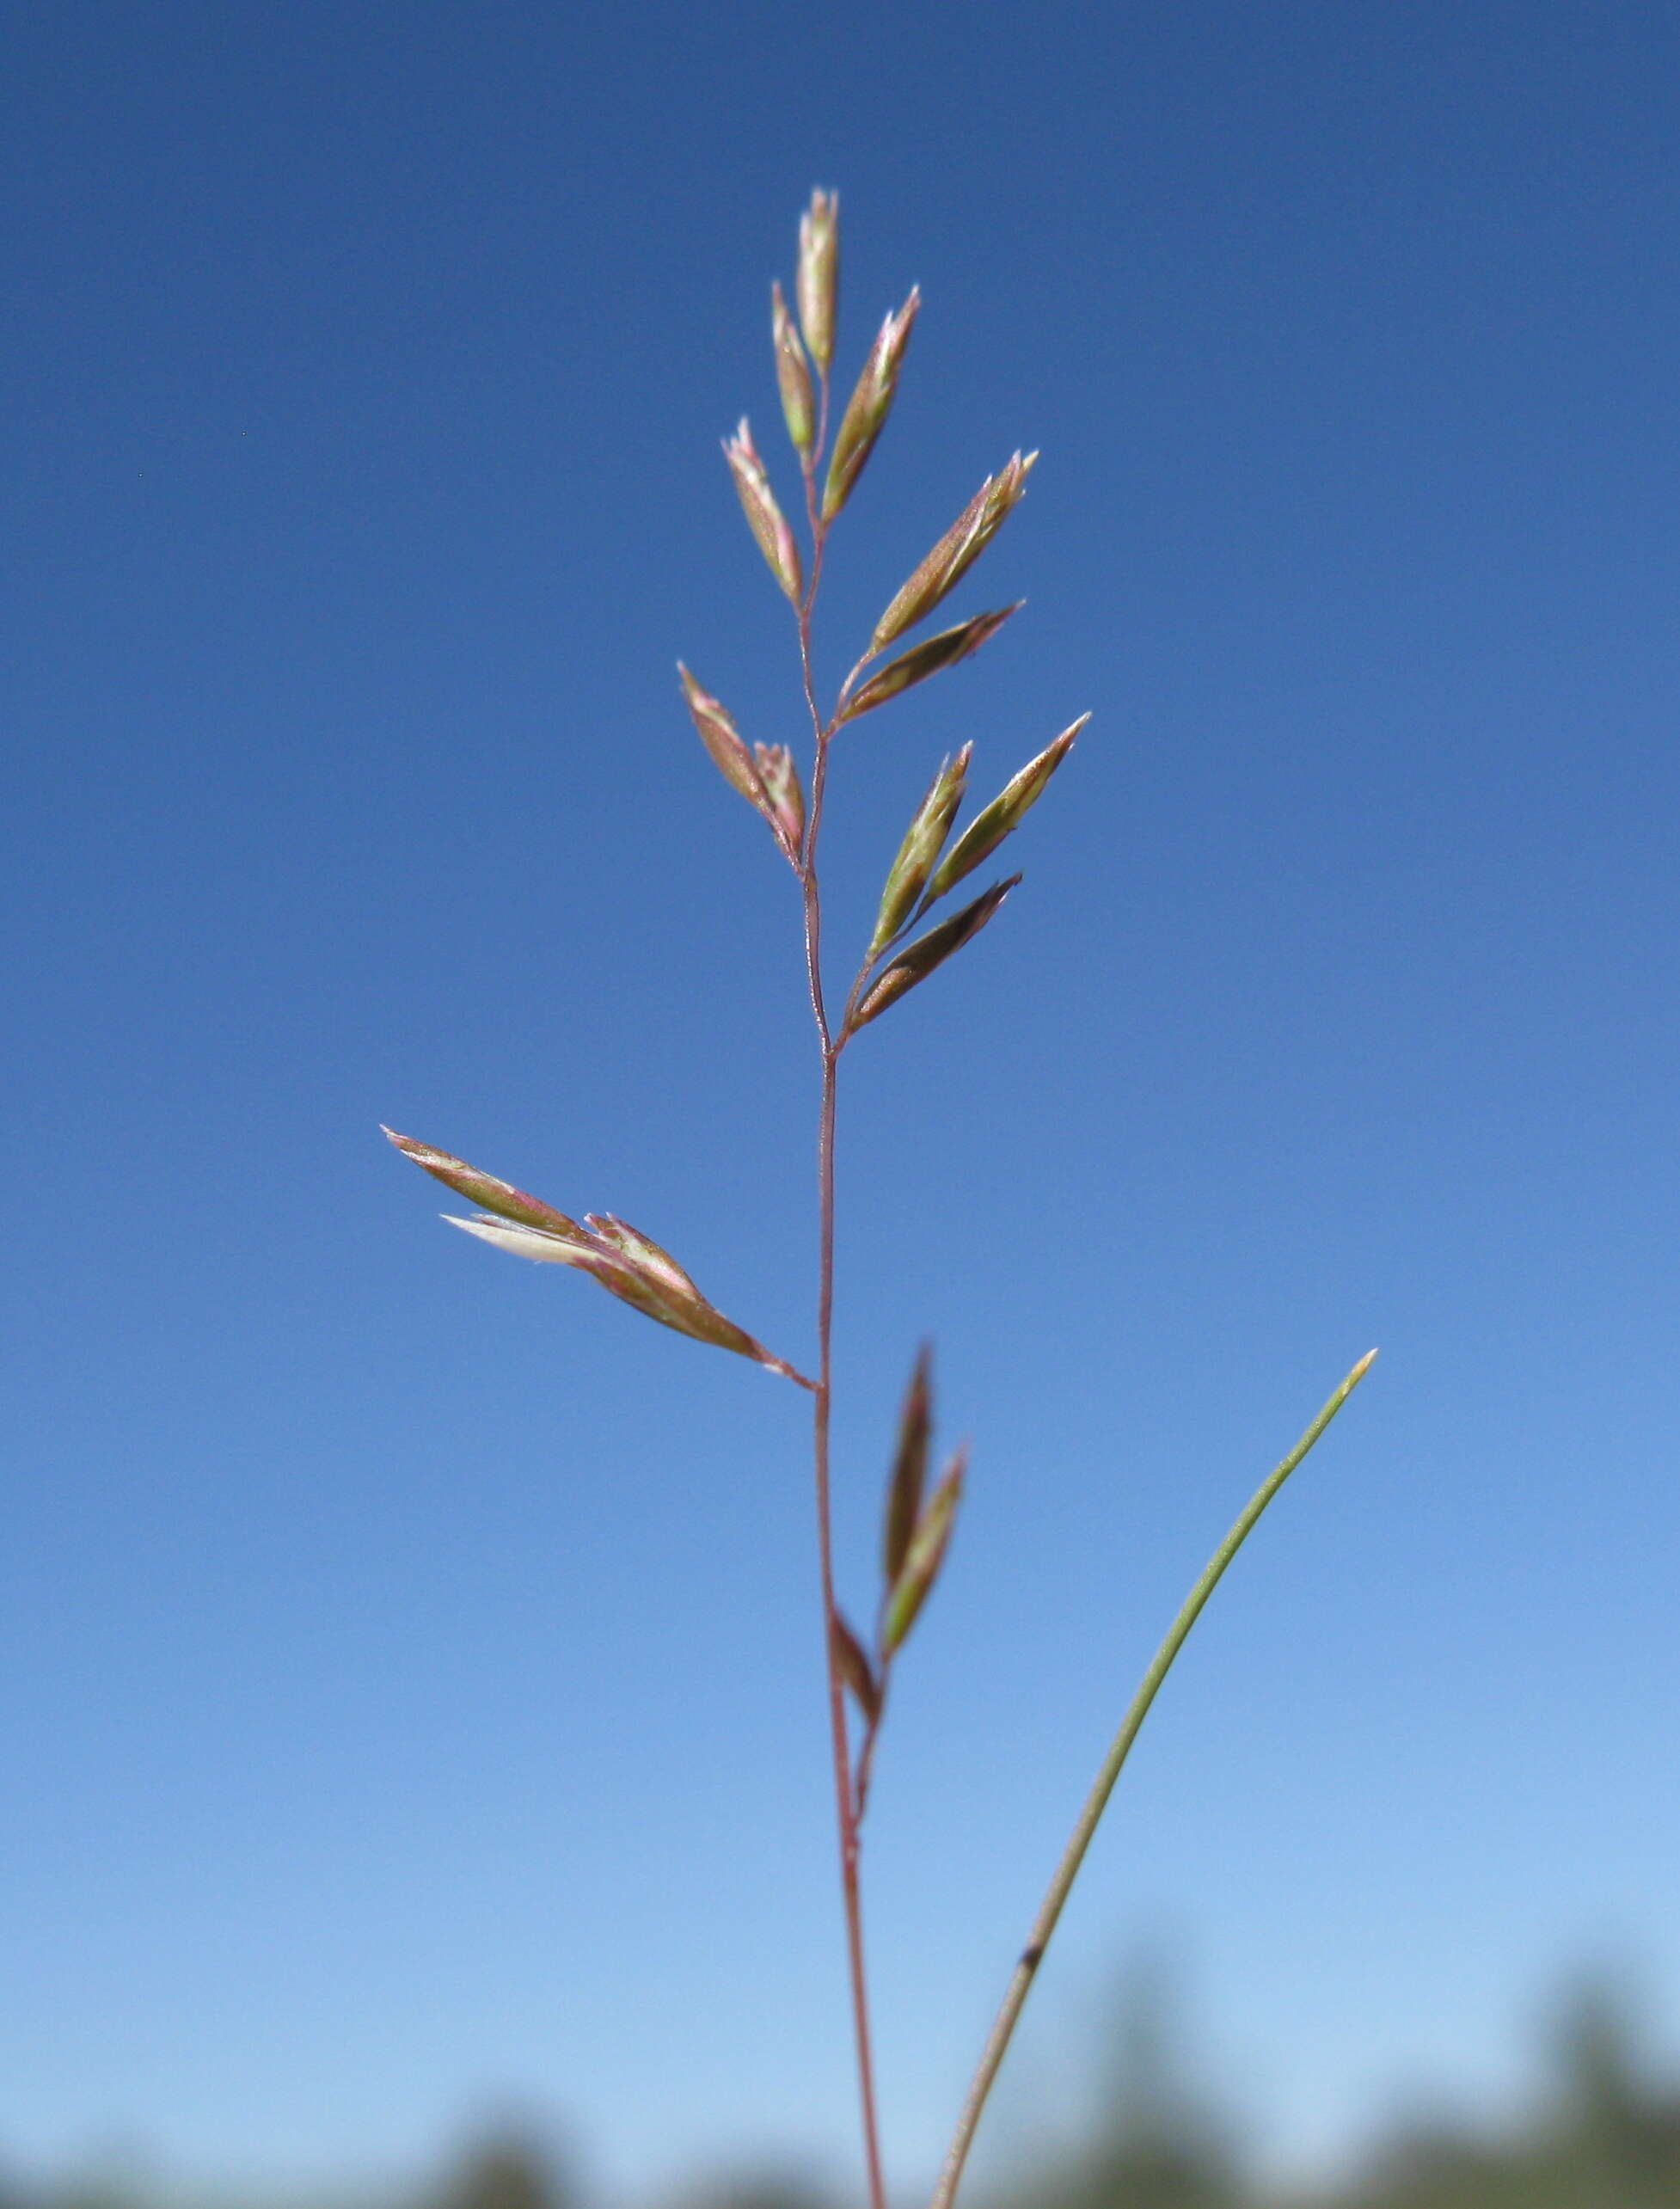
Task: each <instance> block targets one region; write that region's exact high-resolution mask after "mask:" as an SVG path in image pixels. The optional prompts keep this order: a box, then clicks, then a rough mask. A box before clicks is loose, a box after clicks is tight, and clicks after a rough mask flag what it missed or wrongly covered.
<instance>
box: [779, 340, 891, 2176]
mask: <svg viewBox="0 0 1680 2209" xmlns="http://www.w3.org/2000/svg"><path fill="white" fill-rule="evenodd" d="M828 408H829V379H828V377H827V375H826V374H825V375H824V376H823V378H822V397H821V414H820V420H819V429H818V434H817V440H816V444H815V445H814V446H813V448H812V451H811V452H810V454H809V455H808V456H807V457H806V461H805V464H804V474H805V501H806V517H807V519H808V520H809V522H810V525H811V543H812V552H811V574H810V578H809V580H808V582H807V584H806V592H805V597H804V599H803V602H802V603H801V604H800V606H799V607H798V608H797V609H796V611H797V616H798V622H799V644H800V677H801V679H802V681H803V683H804V686H805V702H806V708H807V709H808V711H809V713H810V715H811V726H812V733H813V734H814V736H815V739H816V754H815V758H814V760H813V762H812V772H811V804H810V814H809V819H807V821H806V832H805V849H804V850H803V852H802V853H801V855H800V884H801V887H803V890H804V893H805V964H806V981H807V984H808V985H809V988H810V992H811V1010H812V1017H813V1018H814V1020H815V1022H816V1024H817V1037H818V1041H819V1045H820V1046H821V1050H822V1059H823V1091H822V1109H821V1117H820V1119H819V1124H818V1134H817V1188H818V1206H819V1257H818V1285H817V1338H818V1347H819V1358H820V1363H819V1367H818V1381H817V1388H816V1400H815V1405H814V1411H813V1418H812V1457H813V1459H814V1465H815V1475H816V1491H817V1497H816V1500H817V1549H818V1557H819V1565H820V1569H821V1576H822V1593H823V1648H824V1653H825V1660H826V1663H827V1666H828V1709H829V1733H830V1737H831V1742H832V1746H833V1752H834V1799H835V1810H836V1819H837V1826H838V1837H839V1850H840V1884H841V1892H842V1895H843V1899H844V1904H845V1913H846V1959H847V1966H848V1970H849V1977H850V1980H851V1997H852V2028H853V2036H854V2039H855V2043H856V2048H857V2082H858V2100H859V2103H860V2105H861V2114H862V2121H863V2151H864V2160H865V2163H866V2164H867V2166H868V2181H869V2202H870V2209H886V2183H885V2181H884V2179H883V2176H882V2173H881V2154H880V2125H879V2123H878V2121H877V2118H876V2114H875V2078H874V2053H873V2050H872V2046H871V2040H870V2032H869V1991H868V1976H867V1973H866V1971H865V1966H864V1952H863V1902H862V1892H861V1883H860V1880H859V1873H858V1831H857V1829H858V1808H857V1804H856V1801H855V1796H854V1793H853V1783H852V1765H851V1743H850V1739H849V1734H848V1733H847V1727H846V1690H845V1682H844V1680H843V1678H842V1677H841V1672H840V1667H839V1663H838V1660H837V1656H836V1654H835V1631H834V1629H835V1623H836V1621H837V1617H838V1616H839V1611H838V1606H837V1604H836V1601H835V1595H834V1534H833V1513H832V1509H831V1502H830V1482H829V1408H830V1404H831V1400H832V1390H833V1341H834V1121H835V1091H836V1074H837V1067H838V1064H839V1058H840V1052H841V1050H842V1049H843V1046H844V1040H845V1039H844V1037H842V1038H841V1039H840V1040H839V1041H838V1042H837V1041H836V1040H834V1038H833V1036H832V1035H831V1033H830V1029H829V1022H828V1012H827V1008H826V1005H825V1002H824V997H823V971H822V937H823V901H822V891H821V887H820V885H819V881H818V876H817V838H818V835H819V831H820V830H821V827H822V819H823V797H824V793H825V788H826V786H827V781H828V747H829V742H830V739H831V737H832V735H833V733H834V724H833V723H832V722H830V723H828V724H827V725H826V726H825V723H824V721H823V717H822V714H821V711H820V709H819V707H818V704H817V692H816V684H815V678H814V674H813V672H812V660H811V615H812V608H813V606H814V605H815V604H816V600H817V591H818V586H819V584H820V583H821V581H822V574H823V554H824V551H825V547H826V544H827V540H828V531H827V526H826V525H825V523H824V521H823V519H822V516H821V513H820V512H819V507H818V504H817V474H816V472H817V466H818V463H819V460H820V459H821V457H822V452H823V446H824V444H825V439H826V435H827V426H828Z"/></svg>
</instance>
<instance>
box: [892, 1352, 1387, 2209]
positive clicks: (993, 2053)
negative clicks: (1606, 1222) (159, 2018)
mask: <svg viewBox="0 0 1680 2209" xmlns="http://www.w3.org/2000/svg"><path fill="white" fill-rule="evenodd" d="M1375 1357H1376V1351H1375V1350H1371V1351H1369V1352H1367V1353H1366V1354H1365V1356H1364V1357H1363V1358H1361V1359H1360V1360H1359V1362H1358V1365H1355V1367H1354V1368H1353V1370H1352V1372H1351V1373H1350V1374H1349V1375H1348V1377H1347V1378H1346V1380H1345V1381H1344V1382H1343V1383H1342V1384H1341V1386H1340V1388H1339V1389H1338V1390H1336V1392H1335V1394H1334V1396H1332V1397H1331V1398H1330V1400H1329V1402H1327V1404H1326V1405H1325V1407H1324V1408H1323V1410H1322V1411H1321V1412H1320V1413H1319V1414H1318V1416H1317V1418H1316V1419H1315V1420H1314V1421H1313V1423H1312V1425H1311V1426H1310V1427H1309V1428H1308V1429H1307V1431H1306V1433H1304V1434H1303V1436H1302V1437H1301V1439H1300V1440H1299V1441H1298V1442H1297V1444H1296V1445H1295V1447H1294V1448H1293V1449H1292V1450H1291V1451H1290V1453H1289V1455H1288V1457H1285V1459H1284V1461H1283V1463H1281V1464H1280V1465H1278V1468H1277V1470H1275V1471H1274V1472H1272V1473H1271V1474H1270V1475H1269V1476H1267V1478H1266V1480H1265V1481H1263V1482H1261V1484H1260V1487H1259V1488H1257V1489H1256V1490H1255V1492H1254V1495H1253V1496H1252V1497H1251V1498H1250V1500H1249V1501H1248V1506H1247V1507H1246V1508H1245V1509H1244V1511H1243V1512H1242V1516H1241V1517H1240V1518H1239V1519H1237V1521H1236V1523H1235V1525H1234V1526H1233V1527H1232V1528H1231V1531H1230V1532H1229V1534H1227V1535H1226V1537H1225V1538H1224V1540H1223V1542H1222V1543H1220V1544H1219V1547H1218V1548H1217V1549H1216V1550H1215V1551H1214V1553H1213V1556H1211V1558H1210V1559H1209V1561H1208V1563H1207V1566H1206V1568H1205V1570H1204V1572H1203V1574H1202V1576H1201V1578H1200V1579H1199V1580H1198V1581H1197V1582H1196V1585H1195V1586H1194V1587H1193V1588H1192V1589H1191V1591H1190V1592H1189V1594H1188V1595H1187V1596H1186V1598H1185V1600H1184V1606H1183V1608H1182V1610H1180V1612H1179V1615H1178V1617H1176V1618H1175V1619H1174V1621H1173V1623H1172V1626H1171V1628H1170V1629H1169V1630H1168V1635H1167V1638H1166V1640H1165V1641H1162V1644H1161V1647H1160V1648H1158V1649H1157V1650H1156V1653H1155V1656H1154V1659H1153V1660H1152V1661H1151V1663H1150V1668H1149V1670H1148V1671H1147V1672H1145V1673H1144V1678H1143V1683H1142V1684H1141V1685H1140V1686H1139V1688H1138V1690H1137V1694H1136V1695H1135V1696H1134V1697H1132V1699H1131V1709H1129V1710H1128V1711H1127V1712H1126V1714H1125V1717H1124V1718H1123V1719H1122V1720H1121V1721H1120V1730H1119V1733H1116V1734H1115V1736H1114V1739H1113V1741H1112V1742H1111V1743H1110V1745H1109V1749H1108V1753H1107V1756H1106V1757H1105V1758H1103V1760H1102V1767H1101V1770H1100V1771H1099V1772H1098V1774H1097V1776H1096V1783H1095V1785H1094V1787H1093V1788H1092V1789H1091V1792H1090V1794H1089V1795H1088V1796H1087V1797H1086V1800H1085V1807H1084V1808H1083V1809H1082V1811H1081V1812H1080V1813H1079V1817H1078V1819H1077V1820H1076V1824H1075V1825H1074V1829H1073V1832H1072V1834H1071V1835H1070V1838H1069V1840H1068V1844H1067V1847H1066V1848H1065V1849H1064V1850H1063V1852H1062V1860H1061V1862H1060V1863H1058V1865H1057V1867H1056V1875H1055V1877H1054V1878H1053V1879H1052V1881H1051V1882H1050V1887H1049V1889H1048V1891H1047V1893H1045V1899H1044V1901H1043V1903H1042V1904H1041V1905H1039V1914H1038V1916H1037V1917H1036V1918H1034V1919H1033V1930H1032V1931H1031V1932H1030V1933H1029V1934H1028V1935H1027V1946H1026V1947H1025V1948H1023V1949H1022V1950H1021V1955H1020V1957H1019V1959H1018V1960H1017V1961H1016V1964H1015V1971H1014V1973H1013V1975H1012V1976H1011V1978H1010V1980H1009V1991H1008V1992H1007V1993H1006V1994H1005V1995H1004V1997H1003V2003H1002V2008H1001V2009H1000V2010H999V2011H998V2013H997V2016H996V2021H995V2022H994V2023H993V2025H992V2028H991V2032H990V2035H989V2036H988V2038H987V2040H986V2045H985V2047H984V2050H983V2051H982V2053H981V2056H980V2062H979V2067H978V2070H977V2071H976V2072H975V2074H974V2082H973V2084H972V2086H971V2087H970V2088H969V2089H968V2098H967V2100H966V2102H964V2104H963V2109H962V2115H961V2116H960V2119H959V2120H958V2121H957V2130H956V2134H955V2137H954V2138H953V2140H952V2143H951V2148H950V2152H949V2153H948V2154H947V2157H946V2159H945V2167H944V2169H943V2170H942V2171H941V2173H940V2179H939V2184H938V2185H937V2186H936V2187H935V2188H934V2196H933V2204H932V2209H951V2204H952V2203H953V2201H954V2200H955V2199H956V2193H957V2187H958V2183H959V2181H960V2179H961V2177H962V2174H963V2165H964V2164H965V2163H966V2162H967V2160H968V2151H969V2149H970V2147H971V2145H972V2143H973V2139H974V2133H975V2128H976V2127H977V2126H978V2124H979V2121H980V2114H981V2112H982V2111H983V2110H984V2108H985V2106H986V2096H987V2095H989V2094H990V2092H991V2088H992V2082H993V2080H994V2079H995V2078H996V2076H997V2070H998V2066H999V2065H1000V2064H1001V2063H1002V2060H1003V2057H1004V2053H1005V2052H1006V2050H1007V2049H1008V2047H1009V2040H1010V2038H1011V2036H1012V2034H1014V2032H1015V2025H1016V2022H1017V2021H1018V2020H1019V2018H1020V2016H1021V2010H1022V2009H1023V2007H1024V2006H1025V2004H1026V2001H1027V1995H1028V1993H1029V1991H1031V1989H1032V1985H1033V1979H1035V1978H1036V1977H1037V1975H1038V1970H1039V1965H1040V1964H1041V1963H1042V1962H1043V1960H1044V1953H1045V1948H1047V1947H1048V1946H1049V1944H1050V1937H1051V1935H1052V1933H1054V1931H1055V1930H1056V1923H1057V1920H1058V1918H1060V1916H1061V1914H1062V1905H1064V1903H1065V1902H1066V1900H1067V1899H1068V1894H1069V1892H1070V1889H1071V1887H1072V1886H1073V1883H1074V1881H1075V1880H1076V1878H1077V1876H1078V1875H1079V1868H1080V1866H1081V1864H1082V1863H1083V1862H1084V1861H1085V1851H1086V1850H1087V1849H1088V1848H1089V1847H1090V1845H1091V1837H1092V1835H1093V1834H1094V1832H1096V1829H1097V1824H1098V1821H1099V1820H1100V1819H1101V1816H1102V1813H1103V1812H1104V1810H1105V1809H1106V1808H1107V1804H1108V1798H1109V1796H1110V1795H1112V1794H1113V1791H1114V1783H1115V1781H1116V1780H1117V1779H1119V1776H1120V1770H1121V1768H1122V1766H1123V1765H1124V1764H1125V1760H1126V1758H1127V1757H1128V1756H1129V1755H1130V1754H1131V1745H1132V1743H1133V1742H1134V1741H1135V1740H1137V1735H1138V1733H1139V1731H1140V1729H1141V1728H1142V1727H1143V1723H1144V1719H1145V1718H1147V1717H1148V1715H1149V1712H1150V1704H1151V1703H1153V1702H1154V1701H1155V1698H1156V1694H1157V1692H1158V1691H1159V1690H1160V1687H1161V1684H1162V1681H1163V1680H1164V1679H1165V1678H1166V1677H1167V1675H1168V1672H1170V1671H1171V1670H1172V1668H1173V1660H1174V1658H1175V1657H1176V1656H1177V1655H1178V1653H1179V1651H1180V1649H1181V1648H1183V1647H1184V1644H1185V1641H1186V1639H1187V1638H1188V1635H1189V1633H1190V1629H1191V1628H1192V1627H1193V1625H1194V1624H1195V1623H1196V1621H1197V1620H1198V1618H1199V1617H1201V1614H1202V1609H1203V1606H1204V1605H1205V1603H1206V1602H1207V1599H1208V1598H1209V1597H1210V1596H1211V1594H1212V1592H1213V1591H1214V1589H1215V1588H1216V1587H1217V1586H1218V1585H1219V1582H1220V1580H1221V1579H1222V1578H1223V1574H1224V1571H1225V1568H1226V1566H1227V1565H1229V1563H1230V1562H1231V1560H1232V1558H1233V1557H1235V1555H1236V1553H1237V1551H1238V1550H1239V1549H1241V1548H1242V1545H1243V1543H1245V1542H1246V1541H1247V1540H1248V1537H1249V1535H1250V1534H1251V1533H1253V1531H1254V1528H1255V1527H1256V1526H1257V1525H1259V1523H1260V1519H1261V1517H1262V1515H1263V1514H1264V1513H1265V1511H1266V1506H1267V1505H1268V1504H1269V1503H1270V1502H1271V1501H1272V1498H1273V1496H1275V1495H1276V1494H1277V1493H1278V1490H1279V1488H1282V1487H1283V1485H1284V1482H1285V1481H1286V1480H1287V1479H1288V1478H1289V1476H1290V1475H1291V1473H1292V1472H1293V1471H1294V1470H1295V1469H1296V1467H1297V1465H1298V1464H1299V1463H1301V1461H1302V1459H1303V1457H1305V1456H1306V1455H1307V1452H1308V1451H1309V1450H1310V1449H1311V1448H1312V1446H1313V1445H1314V1443H1315V1442H1316V1441H1317V1440H1318V1439H1319V1437H1320V1436H1321V1434H1322V1433H1323V1432H1324V1430H1325V1428H1326V1427H1328V1425H1329V1424H1330V1421H1332V1420H1333V1419H1334V1417H1335V1415H1336V1414H1337V1413H1338V1412H1339V1411H1340V1409H1341V1408H1342V1406H1343V1405H1344V1404H1345V1403H1346V1402H1347V1399H1348V1397H1349V1396H1352V1393H1353V1391H1354V1390H1355V1389H1356V1388H1358V1385H1359V1383H1360V1382H1361V1381H1362V1380H1364V1377H1365V1375H1366V1374H1367V1373H1368V1372H1369V1371H1370V1367H1371V1362H1372V1360H1373V1359H1375Z"/></svg>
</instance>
